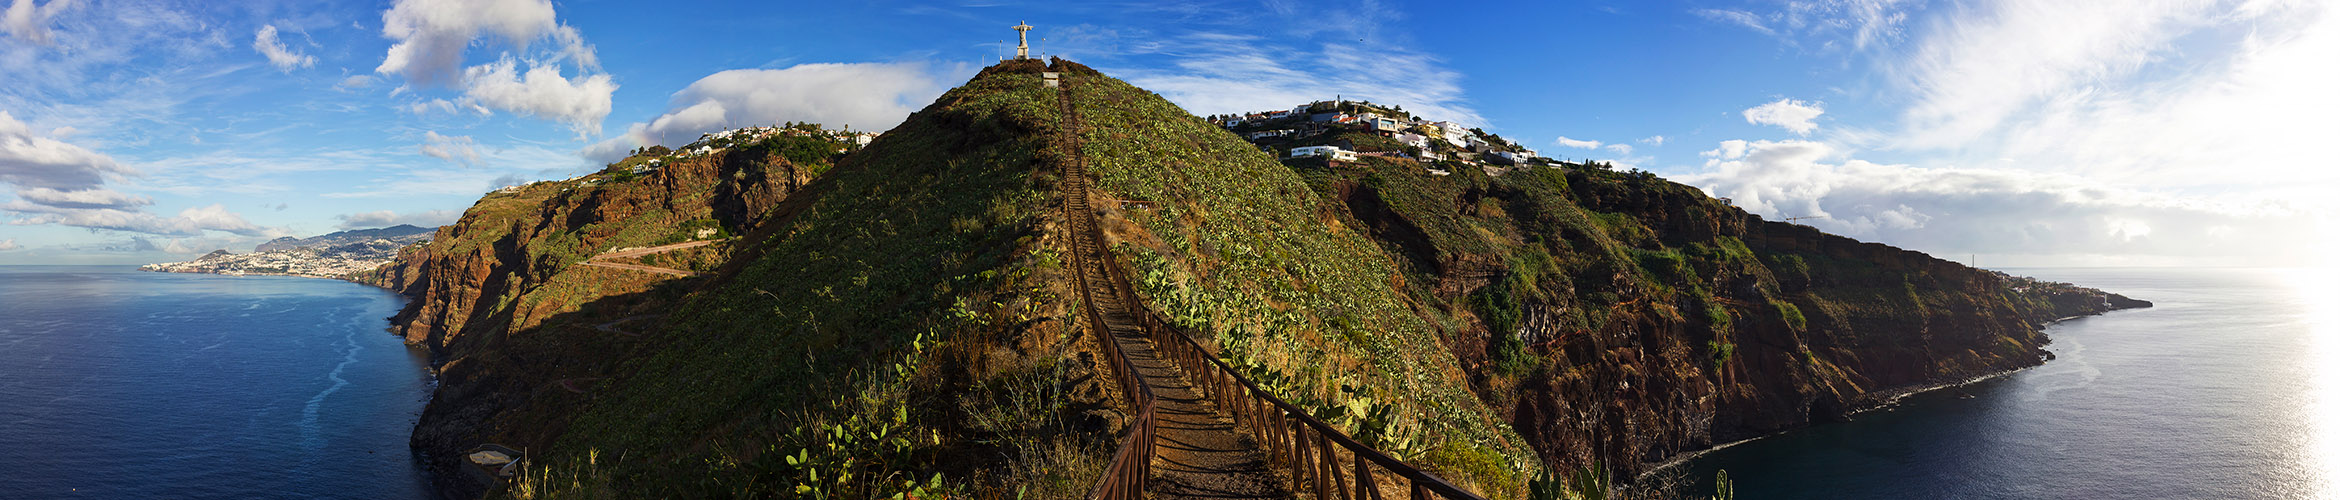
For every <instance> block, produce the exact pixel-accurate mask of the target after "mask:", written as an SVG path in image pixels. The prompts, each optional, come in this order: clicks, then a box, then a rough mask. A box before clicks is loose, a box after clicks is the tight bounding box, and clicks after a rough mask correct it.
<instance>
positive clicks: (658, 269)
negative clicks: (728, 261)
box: [585, 260, 704, 277]
mask: <svg viewBox="0 0 2340 500" xmlns="http://www.w3.org/2000/svg"><path fill="white" fill-rule="evenodd" d="M585 265H588V266H593V267H606V268H610V269H626V270H632V271H642V272H649V273H658V274H670V275H675V276H682V277H691V276H698V275H700V274H704V273H698V272H692V271H684V270H681V269H669V268H664V267H656V266H645V265H641V264H620V263H616V262H602V261H598V260H588V261H585Z"/></svg>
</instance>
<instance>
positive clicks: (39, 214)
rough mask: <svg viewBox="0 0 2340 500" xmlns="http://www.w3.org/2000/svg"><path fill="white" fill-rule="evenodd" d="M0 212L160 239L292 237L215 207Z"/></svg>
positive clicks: (20, 205) (24, 220)
mask: <svg viewBox="0 0 2340 500" xmlns="http://www.w3.org/2000/svg"><path fill="white" fill-rule="evenodd" d="M0 211H6V212H13V213H16V214H17V215H18V216H19V218H17V219H16V220H15V221H12V222H10V224H15V225H41V224H55V225H61V226H72V227H80V228H87V229H96V230H110V231H126V232H133V233H145V234H153V235H160V236H202V235H203V234H204V231H218V232H224V233H229V234H235V235H240V236H257V237H277V236H285V235H290V234H292V232H291V231H289V230H286V229H284V228H275V227H261V226H259V225H256V224H252V223H251V222H248V221H245V220H244V217H243V216H241V215H237V214H236V213H234V212H230V211H228V210H227V208H226V207H223V206H221V205H219V204H216V203H215V204H212V205H209V206H201V207H193V208H188V209H186V210H181V211H179V215H178V216H176V217H161V216H157V215H154V214H151V213H146V212H144V211H137V210H126V209H119V208H71V207H57V206H49V205H41V204H35V203H28V202H25V201H12V202H8V203H0Z"/></svg>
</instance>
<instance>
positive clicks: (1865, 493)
mask: <svg viewBox="0 0 2340 500" xmlns="http://www.w3.org/2000/svg"><path fill="white" fill-rule="evenodd" d="M2006 271H2007V272H2010V273H2014V274H2020V275H2028V276H2034V277H2039V278H2044V279H2050V280H2057V281H2066V282H2072V283H2077V284H2080V285H2083V286H2089V287H2095V288H2099V289H2103V290H2106V291H2111V292H2115V293H2120V294H2123V295H2128V296H2130V297H2134V298H2139V299H2145V300H2150V301H2153V303H2154V307H2152V308H2150V309H2136V310H2127V311H2116V312H2112V313H2109V314H2105V315H2102V316H2095V317H2088V318H2081V319H2075V320H2071V321H2066V322H2063V323H2058V324H2056V325H2053V326H2050V327H2049V328H2048V331H2047V333H2048V336H2049V337H2050V338H2051V339H2053V343H2052V344H2050V345H2049V346H2048V350H2049V351H2050V352H2054V353H2055V354H2056V359H2054V360H2052V361H2048V362H2047V364H2046V365H2044V366H2040V367H2037V368H2032V369H2028V370H2023V371H2019V372H2016V373H2014V374H2012V375H2009V376H2006V377H2002V378H1997V379H1992V380H1989V381H1985V382H1980V383H1975V384H1972V385H1968V386H1965V387H1962V388H1957V389H1950V390H1943V391H1936V392H1932V393H1926V394H1921V395H1918V396H1913V397H1910V398H1907V399H1904V400H1903V401H1902V402H1901V403H1900V404H1898V405H1896V406H1894V407H1891V408H1889V409H1883V410H1878V411H1875V412H1870V413H1864V414H1860V415H1857V416H1855V417H1854V419H1853V421H1852V422H1846V423H1835V424H1822V425H1817V426H1814V427H1811V428H1807V429H1802V430H1796V431H1790V432H1787V433H1783V434H1778V435H1774V436H1771V437H1766V438H1762V439H1758V440H1754V441H1750V442H1747V443H1743V444H1739V445H1737V446H1732V447H1729V448H1725V449H1722V450H1719V451H1715V452H1712V453H1709V454H1707V455H1705V456H1702V457H1699V458H1697V459H1695V460H1692V461H1690V462H1688V463H1687V464H1685V465H1684V466H1683V467H1682V468H1680V470H1678V471H1673V472H1675V473H1676V474H1677V475H1678V476H1679V477H1680V478H1681V479H1682V481H1683V482H1685V483H1686V484H1690V485H1694V486H1693V487H1691V488H1690V489H1691V490H1692V492H1693V493H1698V494H1704V493H1705V492H1704V489H1705V487H1706V486H1709V485H1711V483H1712V478H1713V477H1714V473H1715V471H1716V470H1718V469H1720V470H1727V471H1728V472H1729V474H1730V477H1731V479H1732V483H1733V485H1734V486H1735V488H1736V492H1737V494H1738V498H1744V499H1771V498H1792V499H1801V498H1828V499H1866V498H1893V499H1905V498H1906V499H1926V498H1956V499H1993V498H2024V499H2030V498H2072V499H2104V498H2122V499H2136V498H2334V497H2340V280H2336V277H2335V276H2333V275H2332V274H2331V273H2329V272H2323V271H2316V272H2308V271H2300V270H2238V269H2008V270H2006Z"/></svg>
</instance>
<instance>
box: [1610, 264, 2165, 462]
mask: <svg viewBox="0 0 2340 500" xmlns="http://www.w3.org/2000/svg"><path fill="white" fill-rule="evenodd" d="M2128 309H2139V308H2134V307H2132V308H2123V309H2112V310H2107V311H2104V312H2099V313H2094V314H2081V315H2074V316H2065V317H2062V318H2056V319H2054V320H2051V321H2048V322H2046V323H2041V324H2040V328H2047V327H2049V326H2054V325H2056V324H2058V323H2063V322H2065V321H2071V320H2075V319H2080V318H2087V317H2093V316H2103V315H2105V314H2106V313H2111V312H2114V311H2123V310H2128ZM2048 341H2049V342H2050V343H2053V342H2054V341H2055V339H2054V338H2050V339H2049V340H2048ZM2053 360H2054V358H2049V359H2047V360H2043V361H2041V362H2040V364H2036V365H2031V366H2025V367H2021V368H2010V369H2006V370H2000V371H1996V372H1991V373H1986V374H1982V375H1977V376H1973V377H1968V378H1965V379H1960V380H1955V381H1950V382H1943V383H1938V384H1918V385H1911V386H1904V387H1899V388H1888V389H1883V390H1879V391H1877V392H1874V393H1870V394H1866V395H1862V396H1861V398H1860V401H1859V403H1857V404H1855V405H1854V407H1853V409H1852V410H1851V411H1848V412H1846V413H1845V417H1846V418H1848V419H1849V418H1851V417H1852V416H1854V415H1860V414H1863V413H1868V412H1872V411H1876V410H1880V409H1885V408H1890V407H1893V406H1895V405H1896V404H1898V403H1900V402H1901V400H1903V399H1907V398H1909V397H1910V396H1916V395H1919V394H1925V393H1929V392H1934V391H1938V390H1942V389H1951V388H1957V387H1965V386H1968V385H1973V384H1975V383H1979V382H1985V381H1990V380H1993V379H1998V378H2001V377H2006V376H2009V375H2014V374H2016V373H2017V372H2021V371H2024V370H2029V369H2032V368H2038V367H2041V366H2046V365H2047V361H2053ZM1842 423H1845V422H1827V423H1823V424H1820V425H1830V424H1842ZM1812 427H1815V426H1814V425H1809V424H1807V425H1801V426H1796V427H1789V428H1786V429H1780V430H1777V431H1772V432H1767V433H1764V434H1762V435H1759V436H1755V437H1750V438H1746V439H1740V440H1737V441H1731V442H1728V443H1722V444H1718V445H1714V446H1710V447H1707V448H1705V449H1700V450H1696V451H1688V452H1682V453H1678V454H1675V455H1674V456H1672V457H1668V458H1666V460H1664V461H1661V462H1654V463H1652V464H1649V465H1650V468H1649V469H1647V470H1645V471H1643V472H1642V473H1641V474H1639V475H1636V476H1634V477H1633V482H1632V484H1633V485H1634V487H1641V486H1645V485H1646V484H1645V483H1646V481H1647V480H1648V479H1651V478H1654V477H1658V476H1659V475H1661V474H1664V473H1666V472H1669V471H1672V470H1673V469H1675V468H1676V467H1679V466H1681V465H1683V464H1687V463H1690V461H1692V460H1697V459H1698V458H1699V457H1703V456H1706V454H1708V453H1713V452H1716V451H1721V450H1724V449H1727V448H1730V447H1733V446H1738V445H1742V444H1747V443H1752V442H1755V441H1759V440H1763V439H1766V438H1771V437H1774V436H1778V435H1781V434H1787V433H1790V432H1796V431H1800V430H1805V429H1810V428H1812Z"/></svg>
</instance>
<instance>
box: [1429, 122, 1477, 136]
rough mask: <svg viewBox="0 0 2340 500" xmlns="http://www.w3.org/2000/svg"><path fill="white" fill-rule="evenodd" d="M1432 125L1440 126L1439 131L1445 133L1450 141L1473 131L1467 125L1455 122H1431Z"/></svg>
mask: <svg viewBox="0 0 2340 500" xmlns="http://www.w3.org/2000/svg"><path fill="white" fill-rule="evenodd" d="M1430 126H1432V127H1438V131H1439V132H1440V133H1441V134H1442V135H1445V136H1446V140H1449V141H1453V140H1459V139H1461V138H1462V137H1463V136H1466V135H1470V133H1471V128H1470V127H1465V126H1462V124H1460V123H1455V122H1430Z"/></svg>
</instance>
